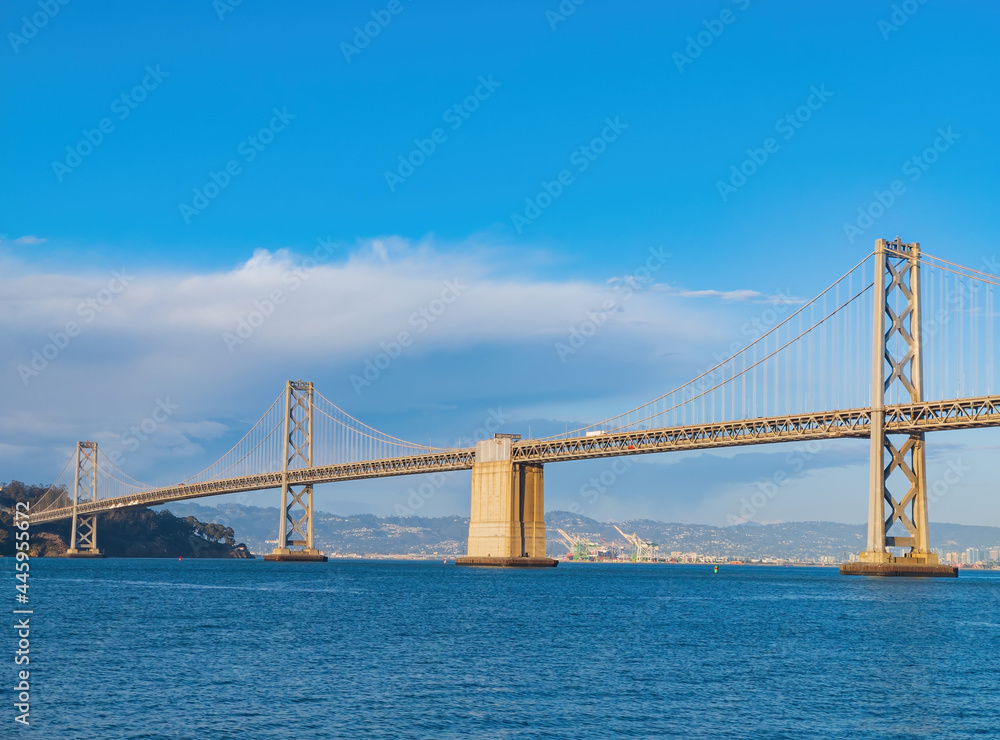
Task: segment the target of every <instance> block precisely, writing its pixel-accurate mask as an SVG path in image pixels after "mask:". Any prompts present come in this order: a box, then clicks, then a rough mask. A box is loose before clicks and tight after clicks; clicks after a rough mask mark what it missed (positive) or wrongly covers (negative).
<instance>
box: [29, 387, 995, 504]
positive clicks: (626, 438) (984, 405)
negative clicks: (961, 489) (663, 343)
mask: <svg viewBox="0 0 1000 740" xmlns="http://www.w3.org/2000/svg"><path fill="white" fill-rule="evenodd" d="M884 410H885V429H886V432H892V433H894V434H911V433H917V432H934V431H944V430H949V429H974V428H979V427H994V426H1000V396H985V397H981V398H964V399H956V400H949V401H925V402H922V403H911V404H902V405H897V406H886V407H885V409H884ZM870 434H871V409H849V410H846V411H827V412H822V413H814V414H798V415H794V416H778V417H772V418H765V419H751V420H746V421H731V422H722V423H713V424H696V425H691V426H682V427H671V428H667V429H650V430H643V431H636V432H616V433H608V434H602V435H597V436H593V437H574V438H569V439H557V440H524V441H521V442H517V443H515V444H514V446H513V459H514V460H515V461H518V462H535V463H547V462H561V461H566V460H582V459H586V458H595V457H617V456H621V455H642V454H650V453H655V452H670V451H673V450H697V449H708V448H718V447H740V446H745V445H756V444H770V443H776V442H794V441H797V440H812V439H842V438H852V437H853V438H866V437H869V436H870ZM475 457H476V453H475V449H473V448H468V449H459V450H449V451H447V452H435V453H431V454H426V455H412V456H407V457H397V458H389V459H385V460H370V461H366V462H355V463H343V464H339V465H324V466H319V467H309V468H300V469H296V470H288V471H287V485H295V486H300V485H301V486H308V485H315V484H319V483H333V482H336V481H348V480H360V479H363V478H383V477H389V476H398V475H417V474H420V473H435V472H445V471H450V470H469V469H471V468H472V465H473V463H474V462H475ZM283 475H286V474H285V473H284V472H283V471H281V470H278V471H275V472H272V473H261V474H259V475H249V476H241V477H238V478H227V479H224V480H217V481H210V482H207V483H196V484H193V485H178V486H170V487H167V488H157V489H154V490H151V491H145V492H143V493H137V494H131V495H128V496H119V497H116V498H109V499H104V500H101V501H96V502H86V503H79V504H78V505H77V507H76V510H77V514H78V516H79V515H88V514H94V513H97V512H101V511H109V510H112V509H121V508H127V507H131V506H156V505H159V504H165V503H169V502H171V501H181V500H184V499H191V498H200V497H203V496H218V495H221V494H225V493H239V492H241V491H259V490H263V489H269V488H277V489H280V488H282V483H283ZM72 516H73V508H72V507H65V508H61V509H52V510H49V511H44V512H38V513H34V514H32V515H31V523H32V524H40V523H42V522H49V521H54V520H57V519H66V518H69V517H72Z"/></svg>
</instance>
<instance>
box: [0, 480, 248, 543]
mask: <svg viewBox="0 0 1000 740" xmlns="http://www.w3.org/2000/svg"><path fill="white" fill-rule="evenodd" d="M46 490H48V488H47V486H29V485H25V484H24V483H21V482H20V481H12V482H11V483H5V484H0V555H3V556H11V555H13V554H14V541H15V540H14V533H13V525H14V521H13V520H14V517H13V509H14V506H15V504H16V503H17V502H19V501H27V502H29V503H35V502H36V501H38V499H39V498H41V496H42V495H43V494H44V493H45V492H46ZM70 527H71V524H70V520H69V519H63V520H60V521H56V522H48V523H45V524H40V525H35V526H33V527H31V530H30V531H31V540H30V542H31V551H30V552H31V555H32V556H33V557H58V556H60V555H63V554H65V553H66V550H67V548H68V547H69V542H70ZM97 546H98V547H99V548H100V550H101V551H102V552H103V553H104V554H105V555H106V556H108V557H124V558H166V557H170V558H176V557H186V558H237V557H245V556H246V554H247V553H246V546H245V545H243V544H242V543H239V544H237V542H236V539H235V533H234V532H233V530H232V528H231V527H224V526H222V525H221V524H216V523H208V524H206V523H204V522H201V521H199V520H198V519H196V518H195V517H193V516H189V517H187V518H186V519H180V518H178V517H175V516H174V515H173V514H171V513H170V512H169V511H159V512H155V511H151V510H150V509H147V508H135V509H122V510H118V511H111V512H106V513H102V514H100V515H99V516H98V520H97Z"/></svg>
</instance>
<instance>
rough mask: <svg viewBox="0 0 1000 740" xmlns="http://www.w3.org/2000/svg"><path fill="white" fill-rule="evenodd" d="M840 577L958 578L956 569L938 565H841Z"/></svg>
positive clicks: (952, 566)
mask: <svg viewBox="0 0 1000 740" xmlns="http://www.w3.org/2000/svg"><path fill="white" fill-rule="evenodd" d="M840 575H842V576H902V577H904V578H907V577H908V578H958V568H957V567H956V566H954V565H942V564H940V563H935V564H931V563H901V562H899V560H896V561H894V562H888V563H842V564H841V566H840Z"/></svg>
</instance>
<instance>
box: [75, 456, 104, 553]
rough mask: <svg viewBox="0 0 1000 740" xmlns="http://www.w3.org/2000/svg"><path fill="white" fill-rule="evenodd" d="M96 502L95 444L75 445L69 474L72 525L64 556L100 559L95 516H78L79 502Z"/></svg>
mask: <svg viewBox="0 0 1000 740" xmlns="http://www.w3.org/2000/svg"><path fill="white" fill-rule="evenodd" d="M92 501H97V442H77V443H76V472H75V473H74V475H73V523H72V525H71V527H72V528H71V529H70V535H69V549H68V550H67V551H66V555H67V557H100V556H101V552H100V550H98V549H97V514H78V513H77V506H78V505H79V504H81V503H89V502H92Z"/></svg>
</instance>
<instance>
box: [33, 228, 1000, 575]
mask: <svg viewBox="0 0 1000 740" xmlns="http://www.w3.org/2000/svg"><path fill="white" fill-rule="evenodd" d="M872 257H874V266H873V267H872V269H871V271H870V274H869V271H868V263H869V260H870V259H871V258H872ZM997 287H1000V277H997V276H994V275H990V274H988V273H985V272H982V271H980V270H976V269H973V268H967V267H963V266H961V265H957V264H955V263H952V262H949V261H947V260H943V259H940V258H937V257H932V256H930V255H927V254H924V253H922V252H921V250H920V245H919V244H906V243H903V242H901V241H900V240H899V239H898V238H897V239H896V240H894V241H891V242H890V241H887V240H882V239H880V240H878V241H877V242H876V247H875V250H874V252H872V253H871V254H869V255H868V256H867V257H866V258H865V259H864V260H862V261H861V262H859V263H858V264H857V265H855V266H854V267H853V268H852V269H851V270H850V271H849V272H848V273H846V274H845V275H844V276H842V277H841V278H840V279H838V280H837V281H836V282H834V283H833V284H832V285H831V286H830V287H828V288H827V289H826V290H825V291H823V292H822V293H821V294H820V295H819V296H817V297H816V298H814V299H813V300H811V301H809V302H803V304H802V305H801V306H800V307H799V309H798V310H796V311H795V312H794V313H791V314H790V315H789V316H787V317H785V318H783V319H782V320H780V322H779V321H777V320H775V322H774V323H775V325H774V327H773V328H772V329H770V330H769V331H767V332H766V333H763V334H762V335H761V336H760V337H758V338H756V339H755V341H753V342H751V343H750V344H749V345H747V346H746V347H744V348H741V349H739V350H738V351H737V352H736V353H735V354H733V355H732V356H731V357H727V358H726V359H725V360H723V361H722V362H720V363H719V364H718V365H716V366H715V367H713V368H711V369H710V370H708V371H706V372H705V373H703V374H701V375H700V376H698V377H697V378H695V379H694V380H692V381H690V382H688V383H685V384H684V385H682V386H679V387H677V388H674V389H673V390H671V391H669V392H668V393H665V394H664V395H662V396H660V397H658V398H656V399H654V400H653V401H650V402H648V403H645V404H642V405H641V406H638V407H636V408H635V409H632V410H630V411H628V412H626V413H624V414H620V415H618V416H615V417H611V418H609V419H605V420H603V421H601V422H598V423H597V424H593V425H590V426H588V427H583V428H580V429H576V430H574V431H572V432H567V433H565V434H562V435H556V436H553V437H549V438H544V439H527V440H521V439H520V438H519V437H517V436H516V435H496V437H495V438H494V439H489V440H481V441H479V442H478V443H477V444H476V446H475V448H460V449H447V448H434V447H430V446H428V445H420V444H415V443H412V442H407V441H405V440H402V439H399V438H397V437H392V436H389V435H387V434H385V433H383V432H380V431H378V430H376V429H374V428H372V427H370V426H368V425H366V424H364V423H363V422H361V421H359V420H358V419H356V418H354V417H352V416H350V415H349V414H347V413H346V412H345V411H343V410H342V409H340V408H339V407H337V406H336V405H335V404H333V403H332V402H331V401H329V400H328V399H326V398H325V397H324V396H323V395H322V394H321V393H319V392H318V391H316V390H315V389H314V388H313V385H312V383H308V382H303V381H288V383H286V387H285V389H284V391H283V392H282V394H281V395H279V396H278V398H276V399H275V401H274V402H273V403H272V404H271V407H270V408H269V409H268V410H267V411H266V412H265V413H264V416H262V417H261V419H260V420H259V421H258V422H257V424H255V425H254V427H252V428H251V429H250V431H249V432H247V434H246V435H245V436H244V438H243V439H242V440H240V442H239V443H237V444H236V445H235V446H234V447H233V448H232V449H231V450H230V451H229V452H227V453H226V454H225V455H224V456H223V457H222V458H220V459H219V460H218V461H216V462H215V463H213V464H212V465H211V466H209V467H208V468H206V469H205V470H203V471H201V472H200V473H198V474H196V475H194V476H192V477H190V478H188V479H186V480H184V481H182V482H181V483H179V484H177V485H174V486H168V487H159V488H156V487H151V486H147V485H144V484H142V483H140V482H139V481H136V480H135V479H133V478H131V477H130V476H128V475H127V474H126V473H124V472H123V471H121V470H120V469H119V468H118V467H117V466H116V465H115V464H114V463H113V462H112V461H110V460H108V459H107V458H106V456H103V455H102V454H101V453H100V451H99V449H98V445H97V444H96V443H92V442H80V443H78V444H77V449H76V454H75V455H74V458H73V459H71V460H70V461H69V462H68V463H67V469H68V468H69V466H70V465H71V464H72V468H73V487H72V492H70V490H69V487H68V484H63V483H60V480H61V476H60V479H59V480H57V481H56V483H55V484H53V486H52V488H50V490H49V492H48V493H47V494H46V495H45V497H43V499H42V500H41V501H39V502H38V504H37V505H36V506H35V508H34V510H33V512H32V514H31V518H30V522H31V523H32V524H41V523H44V522H51V521H55V520H59V519H67V518H70V519H72V520H73V525H72V529H71V532H72V534H71V537H72V541H71V546H70V555H71V556H74V555H75V556H90V557H94V556H99V554H100V551H99V550H98V548H97V516H98V515H99V514H100V513H101V512H107V511H111V510H115V509H121V508H127V507H134V506H152V505H158V504H165V503H170V502H172V501H179V500H184V499H191V498H201V497H206V496H217V495H223V494H228V493H237V492H242V491H254V490H263V489H271V488H274V489H280V490H281V517H282V518H281V524H280V529H279V539H278V547H277V548H275V552H274V553H273V554H272V555H271V556H268V558H269V559H274V560H325V559H326V558H325V556H323V555H322V554H321V553H319V551H318V550H317V549H316V547H315V543H314V536H313V486H315V485H317V484H320V483H335V482H341V481H350V480H359V479H363V478H378V477H387V476H400V475H417V474H423V473H432V472H442V471H454V470H470V469H471V470H472V511H471V522H470V527H469V546H468V556H467V557H466V558H462V559H460V560H459V562H462V563H465V564H472V565H504V566H532V565H535V566H541V565H554V564H555V561H553V560H550V559H548V558H547V557H546V551H545V545H546V539H545V522H544V484H543V481H544V475H543V466H544V465H546V464H549V463H556V462H565V461H571V460H581V459H591V458H601V457H616V456H622V455H641V454H651V453H661V452H671V451H679V450H701V449H711V448H723V447H739V446H746V445H759V444H771V443H778V442H792V441H801V440H816V439H841V438H866V439H869V440H870V445H871V472H870V482H869V514H868V540H867V546H866V550H865V551H864V552H863V553H861V556H860V565H856V566H854V567H847V566H845V568H843V569H842V571H843V572H846V573H852V574H853V573H865V574H874V575H896V574H904V575H954V574H955V573H954V571H953V569H951V568H948V567H946V566H942V565H940V564H939V563H938V562H937V558H936V556H935V555H934V554H933V553H932V552H931V551H930V547H929V537H928V519H927V485H926V452H925V435H926V433H927V432H935V431H948V430H957V429H972V428H981V427H994V426H1000V395H996V394H995V393H994V388H995V386H996V385H1000V383H997V381H998V379H1000V378H998V377H997V363H996V354H995V353H996V323H995V320H994V319H995V315H996V307H995V303H994V292H995V289H996V288H997ZM925 303H929V304H930V307H929V309H928V307H926V306H925V305H924V304H925ZM925 317H928V318H925ZM866 326H868V327H872V329H870V330H866V329H865V327H866ZM869 332H870V333H869ZM929 343H933V344H934V345H935V346H934V347H933V348H932V349H931V350H930V351H928V350H927V349H926V345H927V344H929ZM866 367H868V368H869V369H866ZM977 390H978V391H980V392H978V393H977V392H976V391H977ZM935 398H936V399H938V400H929V399H935ZM65 470H66V469H64V472H65ZM887 509H888V514H887ZM892 547H897V548H909V551H908V552H904V553H903V554H902V555H898V554H894V553H893V552H891V551H890V550H889V549H888V548H892Z"/></svg>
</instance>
